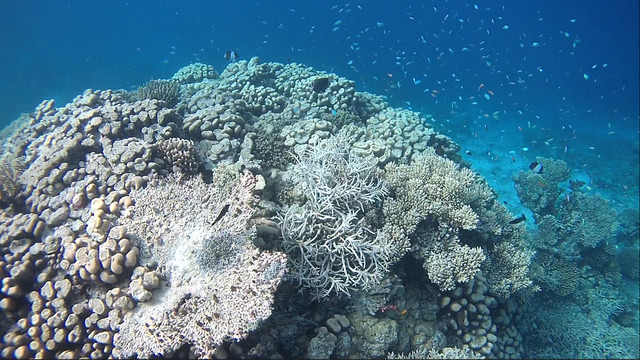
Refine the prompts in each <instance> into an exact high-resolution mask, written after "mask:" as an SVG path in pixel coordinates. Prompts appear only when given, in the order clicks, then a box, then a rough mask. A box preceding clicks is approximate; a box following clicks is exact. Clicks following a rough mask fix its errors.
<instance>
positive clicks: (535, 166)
mask: <svg viewBox="0 0 640 360" xmlns="http://www.w3.org/2000/svg"><path fill="white" fill-rule="evenodd" d="M529 169H531V171H533V172H534V173H536V174H540V173H541V172H542V164H540V163H539V162H537V161H534V162H532V163H531V164H530V165H529Z"/></svg>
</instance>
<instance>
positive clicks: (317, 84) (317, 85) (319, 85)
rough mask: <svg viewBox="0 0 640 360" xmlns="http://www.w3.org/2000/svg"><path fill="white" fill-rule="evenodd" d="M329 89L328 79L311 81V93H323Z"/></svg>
mask: <svg viewBox="0 0 640 360" xmlns="http://www.w3.org/2000/svg"><path fill="white" fill-rule="evenodd" d="M328 87H329V78H326V77H321V78H317V79H315V80H313V91H315V92H324V91H325V90H327V88H328Z"/></svg>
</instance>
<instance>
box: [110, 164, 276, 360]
mask: <svg viewBox="0 0 640 360" xmlns="http://www.w3.org/2000/svg"><path fill="white" fill-rule="evenodd" d="M256 182H257V178H256V177H255V176H253V175H251V174H250V173H244V174H242V175H240V174H239V173H238V172H237V170H235V168H233V167H228V166H221V167H219V168H217V169H216V171H214V174H213V183H212V184H206V183H204V182H203V181H202V179H201V178H199V177H192V178H188V179H185V178H179V177H177V176H176V177H169V178H166V179H160V180H157V181H155V180H154V183H156V184H155V185H150V186H148V187H146V188H144V189H140V190H136V191H133V192H132V194H131V197H132V199H133V200H134V203H135V205H133V206H132V207H131V208H129V209H128V213H127V214H125V216H124V217H123V218H121V223H122V224H123V225H124V226H126V227H127V228H128V229H130V231H131V233H132V236H133V237H134V238H135V239H136V240H137V241H138V242H139V243H140V246H141V248H142V255H141V256H142V263H143V264H144V263H145V262H149V263H151V262H154V263H157V267H158V272H159V274H160V275H161V276H162V277H163V278H164V279H165V281H166V285H165V286H163V287H162V288H161V290H158V291H156V292H154V293H153V295H152V296H151V298H150V299H149V300H148V301H147V302H145V303H139V304H138V306H137V307H136V308H135V309H134V310H133V311H132V312H130V313H128V314H127V315H125V318H124V321H123V323H122V324H121V325H120V326H119V333H118V335H116V337H115V340H114V344H115V346H116V348H115V350H114V352H115V353H116V354H117V355H118V356H124V357H129V356H132V355H133V354H137V356H139V357H149V356H151V355H166V354H169V353H171V352H172V351H175V350H177V349H178V348H179V347H180V346H182V345H183V344H191V345H192V349H193V351H194V353H195V354H196V355H198V356H211V355H212V354H213V352H214V351H215V349H216V346H219V345H221V344H222V342H223V341H225V340H231V341H237V340H239V339H242V338H243V337H245V336H247V334H248V332H249V331H250V330H252V329H254V328H256V327H257V326H258V324H259V323H260V322H261V321H262V320H264V319H266V318H267V317H269V315H270V314H271V303H272V302H273V294H274V292H275V289H276V288H277V286H278V284H279V283H280V281H281V279H282V276H283V275H284V270H285V267H286V258H285V257H284V255H283V254H280V253H270V252H260V251H258V249H257V248H256V247H255V246H254V245H253V243H252V240H253V238H254V237H255V230H254V229H253V228H252V227H250V226H249V220H250V218H251V216H252V214H253V205H254V202H255V200H256V199H255V198H254V196H253V193H252V191H253V189H254V187H255V184H256Z"/></svg>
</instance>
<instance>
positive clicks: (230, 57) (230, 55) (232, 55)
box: [224, 50, 240, 62]
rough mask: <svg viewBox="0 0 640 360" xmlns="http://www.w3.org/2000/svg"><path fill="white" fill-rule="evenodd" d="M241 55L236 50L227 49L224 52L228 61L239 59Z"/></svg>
mask: <svg viewBox="0 0 640 360" xmlns="http://www.w3.org/2000/svg"><path fill="white" fill-rule="evenodd" d="M239 57H240V56H239V55H238V53H237V52H235V50H227V52H226V53H224V58H225V59H227V61H231V62H234V61H236V60H238V58H239Z"/></svg>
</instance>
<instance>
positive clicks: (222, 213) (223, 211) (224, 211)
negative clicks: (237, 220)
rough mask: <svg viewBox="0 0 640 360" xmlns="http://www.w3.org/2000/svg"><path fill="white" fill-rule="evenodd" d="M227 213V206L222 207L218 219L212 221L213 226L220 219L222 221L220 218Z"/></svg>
mask: <svg viewBox="0 0 640 360" xmlns="http://www.w3.org/2000/svg"><path fill="white" fill-rule="evenodd" d="M227 211H229V204H225V205H224V207H222V210H220V214H218V217H217V218H216V219H215V220H214V221H213V224H215V223H217V222H218V221H220V219H222V217H223V216H224V215H225V214H226V213H227ZM213 224H211V225H213Z"/></svg>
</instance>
